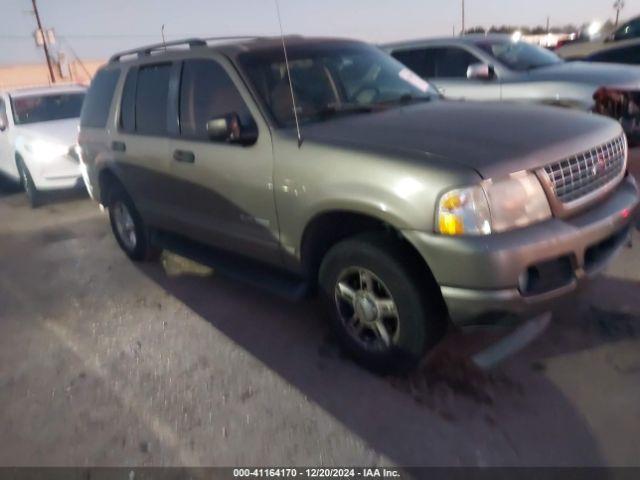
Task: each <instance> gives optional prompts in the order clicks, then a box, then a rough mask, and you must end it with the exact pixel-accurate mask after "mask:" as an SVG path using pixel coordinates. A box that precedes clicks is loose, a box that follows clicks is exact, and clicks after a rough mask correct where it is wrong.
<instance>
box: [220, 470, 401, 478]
mask: <svg viewBox="0 0 640 480" xmlns="http://www.w3.org/2000/svg"><path fill="white" fill-rule="evenodd" d="M233 476H234V478H272V477H274V478H278V477H284V478H295V477H300V478H400V477H401V476H402V475H401V474H400V471H399V470H396V469H393V468H234V469H233Z"/></svg>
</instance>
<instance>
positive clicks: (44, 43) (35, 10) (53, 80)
mask: <svg viewBox="0 0 640 480" xmlns="http://www.w3.org/2000/svg"><path fill="white" fill-rule="evenodd" d="M31 3H32V5H33V13H34V14H35V16H36V22H37V24H38V32H40V33H41V34H42V46H43V47H44V56H45V57H46V59H47V67H48V68H49V76H50V77H51V83H56V77H55V76H54V75H53V67H52V66H51V58H49V46H48V45H47V32H45V31H44V29H43V28H42V22H40V13H39V12H38V5H36V0H31Z"/></svg>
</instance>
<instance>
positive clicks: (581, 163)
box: [539, 134, 627, 213]
mask: <svg viewBox="0 0 640 480" xmlns="http://www.w3.org/2000/svg"><path fill="white" fill-rule="evenodd" d="M626 163H627V141H626V138H625V136H624V134H622V135H620V136H619V137H616V138H614V139H613V140H611V141H609V142H607V143H604V144H602V145H598V146H596V147H594V148H592V149H590V150H587V151H584V152H581V153H578V154H577V155H573V156H571V157H568V158H565V159H564V160H561V161H559V162H556V163H551V164H549V165H547V166H545V167H544V168H542V169H541V170H540V172H539V173H540V174H541V176H542V177H543V178H544V179H545V180H546V181H545V182H543V183H546V187H547V189H548V190H550V192H548V193H550V194H551V195H552V196H553V197H554V200H555V202H552V203H557V204H559V205H560V206H561V208H560V209H561V210H563V211H564V212H565V213H566V212H567V211H569V210H573V209H575V208H577V207H580V206H582V205H584V204H586V203H588V202H590V201H591V200H594V199H595V198H598V197H600V196H601V195H604V194H605V193H606V192H607V191H609V190H610V189H611V188H613V187H614V186H615V184H616V183H617V182H616V181H620V180H621V179H622V177H623V176H624V172H625V169H626Z"/></svg>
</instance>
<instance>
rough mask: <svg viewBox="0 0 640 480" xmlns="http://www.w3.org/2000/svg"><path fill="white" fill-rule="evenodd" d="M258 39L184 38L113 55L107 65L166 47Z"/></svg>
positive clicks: (249, 37)
mask: <svg viewBox="0 0 640 480" xmlns="http://www.w3.org/2000/svg"><path fill="white" fill-rule="evenodd" d="M255 38H259V37H257V36H255V35H252V36H248V35H247V36H232V37H206V38H185V39H182V40H174V41H172V42H164V43H155V44H153V45H147V46H146V47H140V48H134V49H132V50H125V51H122V52H118V53H116V54H115V55H113V56H112V57H111V58H110V59H109V63H115V62H119V61H120V60H121V59H122V57H127V56H129V55H137V56H138V57H146V56H149V55H151V54H152V53H153V52H157V51H159V50H166V49H167V47H176V46H182V45H184V46H188V47H189V48H197V47H206V46H207V45H208V42H213V41H225V40H251V39H255Z"/></svg>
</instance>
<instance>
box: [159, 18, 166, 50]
mask: <svg viewBox="0 0 640 480" xmlns="http://www.w3.org/2000/svg"><path fill="white" fill-rule="evenodd" d="M160 33H161V34H162V46H163V47H164V51H165V52H166V51H167V42H166V41H165V39H164V23H163V24H162V28H161V29H160Z"/></svg>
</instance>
